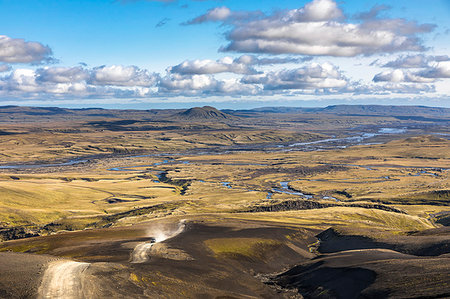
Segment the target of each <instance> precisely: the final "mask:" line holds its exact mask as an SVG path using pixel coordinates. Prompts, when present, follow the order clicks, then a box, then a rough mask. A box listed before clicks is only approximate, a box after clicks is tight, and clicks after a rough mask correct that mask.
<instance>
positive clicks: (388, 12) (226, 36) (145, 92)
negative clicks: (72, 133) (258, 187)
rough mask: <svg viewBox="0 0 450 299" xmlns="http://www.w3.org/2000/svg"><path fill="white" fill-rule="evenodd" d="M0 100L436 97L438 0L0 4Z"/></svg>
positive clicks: (167, 103)
mask: <svg viewBox="0 0 450 299" xmlns="http://www.w3.org/2000/svg"><path fill="white" fill-rule="evenodd" d="M0 28H1V30H0V105H10V104H14V105H39V106H64V107H93V106H95V107H120V108H127V107H130V108H149V107H181V106H193V105H197V104H205V103H207V104H212V105H215V106H218V107H222V108H246V107H255V106H267V105H283V106H325V105H329V104H339V103H346V104H352V103H354V104H358V103H364V104H370V103H375V104H377V103H381V104H400V105H407V104H422V105H430V106H445V107H449V106H450V57H449V56H450V1H448V0H429V1H423V0H408V1H406V0H399V1H389V2H388V1H357V0H347V1H334V0H312V1H299V0H297V1H293V0H278V1H269V0H258V1H249V0H246V1H242V0H240V1H235V0H203V1H199V0H197V1H194V0H178V1H176V0H174V1H162V0H160V1H149V0H147V1H145V0H140V1H139V0H123V1H115V0H90V1H87V0H85V1H82V0H40V1H35V0H0Z"/></svg>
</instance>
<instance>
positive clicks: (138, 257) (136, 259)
mask: <svg viewBox="0 0 450 299" xmlns="http://www.w3.org/2000/svg"><path fill="white" fill-rule="evenodd" d="M185 227H186V221H185V220H182V221H180V223H179V224H178V227H177V229H176V230H173V231H165V230H157V231H156V232H154V234H155V242H154V243H150V242H144V243H139V244H138V245H136V247H135V248H134V249H133V252H132V253H131V263H133V264H141V263H145V262H146V261H148V259H149V257H148V253H149V252H150V249H151V248H152V247H153V245H154V244H156V243H160V242H163V241H165V240H168V239H170V238H173V237H175V236H177V235H179V234H181V233H182V232H183V231H184V228H185Z"/></svg>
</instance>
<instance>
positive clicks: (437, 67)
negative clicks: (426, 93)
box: [417, 61, 450, 79]
mask: <svg viewBox="0 0 450 299" xmlns="http://www.w3.org/2000/svg"><path fill="white" fill-rule="evenodd" d="M417 74H418V75H420V76H423V77H425V78H432V79H440V78H442V79H444V78H450V61H440V62H438V63H436V64H434V65H432V66H430V67H428V68H426V69H424V70H421V71H419V72H418V73H417Z"/></svg>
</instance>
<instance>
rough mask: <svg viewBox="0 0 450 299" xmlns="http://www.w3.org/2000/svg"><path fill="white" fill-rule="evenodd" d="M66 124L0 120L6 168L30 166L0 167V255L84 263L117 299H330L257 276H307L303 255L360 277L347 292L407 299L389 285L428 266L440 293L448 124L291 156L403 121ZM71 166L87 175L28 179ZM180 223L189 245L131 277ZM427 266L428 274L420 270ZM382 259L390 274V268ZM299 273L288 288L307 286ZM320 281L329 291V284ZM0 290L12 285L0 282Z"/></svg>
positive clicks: (449, 163)
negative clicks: (158, 239)
mask: <svg viewBox="0 0 450 299" xmlns="http://www.w3.org/2000/svg"><path fill="white" fill-rule="evenodd" d="M98 113H100V112H96V113H95V114H96V115H98ZM102 113H104V112H102ZM156 115H157V114H156ZM75 116H76V115H75ZM75 116H72V117H73V119H69V120H64V119H58V122H50V120H51V119H52V117H50V116H49V118H48V121H42V120H41V121H39V122H38V121H36V120H33V121H29V120H30V118H27V117H25V116H24V117H23V118H21V117H17V118H14V119H12V120H11V121H4V120H3V121H1V120H2V119H1V118H0V124H1V125H2V127H1V132H3V135H1V136H0V137H1V142H0V155H1V156H0V162H1V164H2V165H3V166H5V165H19V164H20V165H22V164H26V165H28V166H26V167H18V168H17V167H9V168H8V167H4V168H0V233H1V234H0V236H1V238H2V239H3V240H4V242H1V243H0V252H4V253H2V254H6V252H8V251H15V252H19V253H22V254H23V257H24V258H25V257H26V258H27V260H28V258H29V259H31V260H33V259H34V256H35V255H42V254H46V255H52V256H56V257H59V258H66V259H73V260H77V261H83V262H89V263H91V265H92V266H91V268H90V269H91V270H89V271H91V272H90V275H92V277H94V278H95V279H94V280H93V281H96V283H98V284H99V285H102V284H104V286H103V287H104V289H108V288H109V287H108V286H107V285H108V284H107V283H106V280H108V279H109V280H110V281H109V285H115V283H116V282H117V281H121V282H120V283H122V284H123V286H124V289H123V290H124V291H123V293H121V296H123V297H127V296H130V297H133V298H140V297H139V296H140V294H141V293H140V292H143V293H142V294H147V295H148V294H152V295H154V296H156V297H158V296H160V297H161V296H163V297H164V295H167V297H174V298H176V297H177V295H179V294H185V295H186V296H187V297H199V296H200V297H201V296H203V295H204V294H203V293H201V292H203V290H204V292H205V294H207V295H208V296H209V297H214V296H228V297H249V298H254V297H258V296H259V297H270V298H272V297H274V296H275V297H277V296H280V293H279V291H280V289H278V290H277V291H276V290H273V289H271V288H270V287H267V286H266V285H264V284H262V283H261V281H268V280H270V281H274V283H276V284H278V285H279V286H282V287H283V288H284V287H286V289H283V292H287V293H286V294H291V293H289V292H291V291H292V289H295V288H297V289H298V290H299V291H300V292H301V293H302V292H304V294H316V293H314V290H315V288H317V287H318V286H319V287H318V289H317V290H319V291H318V292H319V293H320V294H321V292H322V291H323V289H320V288H324V290H325V291H327V292H328V291H330V292H337V294H339V288H338V287H335V286H334V285H332V286H328V285H326V283H325V282H323V281H321V280H320V279H319V278H317V279H316V278H314V279H313V280H311V281H307V282H305V281H301V287H300V286H297V285H294V286H293V285H289V284H285V282H286V281H284V280H283V279H281V280H278V278H273V277H265V278H264V277H262V278H261V277H260V276H258V275H259V274H257V273H265V274H264V275H266V274H267V273H273V272H279V271H281V270H283V269H286V268H288V267H291V266H292V265H293V263H303V262H304V263H305V264H304V265H306V266H305V267H312V268H311V269H315V268H314V267H316V266H311V265H310V264H309V263H310V262H311V261H310V259H311V258H313V257H316V258H318V259H323V265H327V264H328V263H330V264H331V265H332V266H330V267H331V268H333V267H334V268H337V267H338V266H336V265H339V267H340V268H342V267H344V266H343V265H345V264H346V263H350V264H352V265H357V267H360V268H361V267H362V268H364V267H366V268H367V267H368V268H367V269H366V268H364V269H365V270H364V271H362V272H361V273H363V274H361V273H359V272H358V273H357V275H354V276H353V274H351V275H350V274H349V275H350V276H349V277H348V278H349V281H353V280H352V279H356V278H358V277H359V275H360V274H361V275H367V279H368V281H370V280H371V279H372V278H373V277H372V276H371V275H372V274H371V273H372V272H371V271H374V272H376V273H378V274H379V276H378V278H377V279H378V280H376V281H375V282H372V283H373V284H372V286H377V289H376V292H379V291H380V289H382V286H381V287H379V285H381V284H380V283H379V281H385V282H386V285H389V287H391V288H393V290H388V291H386V292H388V293H389V292H391V293H392V294H399V296H400V297H401V296H406V297H408V296H409V295H410V293H408V288H407V287H402V288H403V289H402V291H401V292H400V291H399V290H398V289H395V287H394V286H391V284H390V281H392V277H391V276H390V275H391V274H390V273H397V272H398V273H397V274H398V276H396V277H403V276H402V275H403V274H399V273H400V272H402V271H401V269H407V270H408V271H411V269H415V267H422V266H423V267H425V266H426V265H430V266H429V267H430V268H429V269H426V271H428V272H427V273H430V275H431V276H430V277H434V278H436V279H437V281H442V280H443V279H442V277H441V276H442V275H445V274H446V273H447V272H445V271H448V269H447V268H445V269H444V270H442V267H441V266H440V265H442V263H444V264H445V261H446V258H447V257H446V254H448V250H447V249H445V248H448V244H449V238H448V232H447V231H446V230H445V229H446V228H445V227H443V225H442V223H444V224H445V223H446V222H445V221H447V220H446V219H447V218H446V217H448V214H450V207H449V202H450V201H449V194H450V178H449V171H450V141H449V140H448V138H444V137H445V136H444V137H443V138H440V137H439V136H440V135H439V134H442V133H443V131H445V126H436V127H432V129H433V130H435V131H436V132H437V133H439V134H429V133H430V132H431V133H435V132H434V131H433V130H431V129H429V127H428V125H427V124H424V123H421V122H419V123H418V124H416V125H415V126H411V125H410V126H411V129H410V130H409V131H408V133H405V134H398V135H390V136H387V135H380V136H378V137H375V138H374V140H373V141H374V143H376V144H373V143H371V144H364V143H363V144H360V145H354V146H345V147H344V146H342V144H338V143H336V144H332V145H331V146H329V147H323V148H314V150H305V149H306V148H307V147H308V146H311V145H307V144H305V145H304V146H299V147H292V146H289V144H292V143H299V142H306V143H307V142H315V141H317V140H320V139H323V138H340V137H347V136H352V134H353V135H354V134H355V132H354V130H355V129H354V128H355V127H358V129H359V130H358V132H360V131H364V130H372V131H371V132H377V130H378V129H379V128H380V126H389V125H395V127H397V128H398V127H401V126H402V125H406V124H407V123H408V124H409V123H410V120H407V121H403V120H399V119H396V118H395V117H382V116H373V117H371V118H367V117H363V116H351V117H350V116H336V115H334V116H330V117H328V118H324V117H323V116H322V117H321V116H317V115H314V114H309V115H307V116H305V115H296V114H292V115H291V114H289V115H287V116H286V117H279V116H278V117H275V116H274V115H271V114H270V115H264V117H260V118H257V119H253V120H249V119H247V118H246V116H245V115H244V114H243V113H242V115H240V116H236V117H233V118H232V119H231V120H229V121H223V122H222V121H221V122H214V121H210V122H208V121H206V122H204V121H192V120H189V121H188V120H182V119H178V118H174V119H170V120H169V121H166V120H164V117H166V114H164V115H163V116H161V118H160V119H158V121H154V120H150V119H145V120H142V115H137V116H135V117H134V118H133V117H130V119H121V118H119V117H117V118H114V119H110V118H106V120H105V117H97V116H96V117H95V118H94V119H89V121H86V120H85V119H84V117H85V116H83V117H80V118H77V117H75ZM130 116H133V114H131V115H130ZM23 120H28V121H29V122H27V121H25V122H22V121H23ZM422 126H423V128H425V129H420V128H422ZM275 127H278V129H274V128H275ZM5 132H6V133H5ZM358 134H359V135H361V133H358ZM441 137H442V136H441ZM313 144H314V143H313ZM299 149H302V150H299ZM70 159H81V160H83V162H81V163H75V164H73V165H48V166H46V167H34V166H31V167H30V166H29V165H32V164H58V163H59V162H66V161H68V160H70ZM183 219H185V220H187V223H188V226H187V229H186V232H185V233H183V234H181V235H180V236H178V237H175V238H173V239H170V240H169V241H167V242H166V243H161V247H159V249H158V251H157V252H156V249H155V252H154V255H152V259H151V260H150V262H149V263H148V264H142V265H135V264H131V265H130V264H129V257H130V252H131V251H132V250H133V248H134V247H135V246H136V245H138V244H139V243H140V242H145V241H148V238H149V237H150V236H154V235H155V234H156V233H155V231H156V228H160V227H173V226H176V224H177V223H179V221H180V220H183ZM421 234H423V235H421ZM31 236H34V237H33V238H24V237H31ZM14 239H17V240H14ZM346 246H347V247H346ZM375 249H376V250H375ZM345 250H350V251H351V252H348V253H347V254H345V252H344V251H345ZM358 250H369V251H367V252H366V251H364V252H365V253H367V255H365V256H366V258H367V259H368V260H370V262H369V263H368V264H370V267H369V266H367V265H366V264H367V262H368V260H367V259H366V260H364V259H363V258H361V254H359V253H358V252H359V251H358ZM371 250H372V251H371ZM377 250H378V251H377ZM386 250H390V251H394V250H395V251H396V252H390V251H389V252H388V251H386ZM446 250H447V251H446ZM335 253H336V255H335V256H334V255H333V254H335ZM341 253H342V255H341ZM28 254H32V255H28ZM324 254H331V255H330V256H328V255H327V256H323V255H324ZM411 254H412V255H411ZM427 254H429V255H432V256H434V257H435V258H434V260H431V259H430V260H426V259H422V258H420V259H419V258H418V257H417V256H422V255H427ZM413 255H414V256H413ZM2 257H3V258H4V259H5V260H6V261H7V256H3V255H1V254H0V259H1V258H2ZM14 257H15V258H17V257H20V255H19V256H16V255H15V256H14ZM371 259H373V260H374V261H372V260H371ZM397 259H401V263H400V262H398V263H400V264H398V263H397ZM19 260H20V259H19ZM380 260H381V261H384V260H389V261H390V262H389V263H387V264H388V265H389V266H386V265H385V264H383V262H380ZM321 261H322V260H321ZM43 263H44V262H43ZM334 263H335V264H334ZM377 263H379V264H377ZM43 265H45V264H43ZM302 265H303V264H302ZM333 265H334V266H333ZM392 265H397V266H395V267H394V266H392ZM147 266H149V267H150V266H151V269H152V271H149V270H148V268H146V267H147ZM301 267H303V266H301ZM301 267H300V269H297V268H293V269H292V271H291V272H287V274H286V275H287V277H290V276H289V275H291V274H292V273H294V274H295V273H297V272H296V271H299V272H298V273H303V272H302V271H303V270H304V268H301ZM324 267H325V266H324ZM355 267H356V266H355ZM390 267H391V268H390ZM334 268H333V269H334ZM340 268H339V269H340ZM33 269H34V268H33ZM308 269H310V268H308ZM316 270H317V275H318V276H317V277H323V275H322V274H323V272H322V271H325V270H323V269H322V268H321V267H318V268H317V269H316ZM316 270H311V271H312V272H311V273H313V274H314V273H315V272H314V271H316ZM366 270H367V271H368V272H367V271H366ZM33 271H34V270H33ZM36 271H37V270H36ZM326 271H328V272H326V273H331V274H330V275H334V274H333V273H335V272H333V271H337V270H335V269H334V270H329V269H328V268H327V269H326ZM358 271H359V270H358ZM396 271H397V272H396ZM405 271H406V270H405ZM424 271H425V270H424ZM350 272H351V271H350ZM39 273H40V272H36V273H35V275H36V277H40V276H39V275H40V274H39ZM105 273H106V274H105ZM204 273H208V275H204ZM336 273H338V272H336ZM339 273H340V272H339ZM339 273H338V274H336V275H337V276H336V281H339V277H340V275H341V274H339ZM380 273H381V274H380ZM402 273H403V272H402ZM397 274H395V275H397ZM11 275H12V274H11ZM14 275H16V274H14ZM33 275H34V274H33ZM311 275H312V274H311ZM314 275H315V274H314ZM314 275H313V276H314ZM19 276H21V275H19V274H17V277H19ZM186 277H190V278H189V279H187V278H186ZM301 277H303V276H301ZM314 277H315V276H314ZM346 277H347V276H346ZM355 277H356V278H355ZM364 277H365V276H364ZM18 279H19V278H18ZM296 279H297V278H296ZM19 280H20V279H19ZM288 280H289V279H288ZM289 281H291V280H289ZM294 281H297V280H295V279H294ZM408 283H416V284H417V283H418V282H417V277H412V276H411V277H406V278H405V283H404V286H406V285H407V284H408ZM309 284H311V285H309ZM305 285H306V286H308V290H307V291H305V290H303V289H302V288H303V287H305ZM419 285H420V283H419ZM365 287H367V286H364V288H365ZM2 288H3V289H5V290H6V289H8V288H9V286H3V285H2V279H0V292H1V291H2V290H3V289H2ZM364 288H363V289H364ZM99 289H101V288H100V287H99ZM287 289H289V290H287ZM425 289H426V292H425V291H424V292H425V293H424V296H427V295H430V294H431V295H433V294H437V293H436V292H435V291H433V289H432V288H431V287H430V285H426V288H425V287H424V290H425ZM368 290H370V288H368ZM97 291H98V290H97ZM361 291H362V289H361V290H359V292H361ZM384 291H385V290H383V292H384ZM11 292H12V291H11ZM27 292H28V291H27ZM127 292H129V293H127ZM133 292H135V293H133ZM308 292H312V293H308ZM374 292H375V291H374ZM376 292H375V293H373V294H375V295H373V294H372V293H371V294H372V295H373V296H374V297H376V295H377V294H379V293H376ZM396 292H397V293H396ZM402 292H403V293H402ZM427 292H428V293H427ZM445 292H447V289H445ZM445 292H443V293H439V294H438V295H445V294H446V293H445ZM319 293H318V294H319ZM261 294H264V296H263V295H261ZM283 294H284V293H283ZM333 294H334V293H333ZM1 295H2V293H0V296H1ZM16 295H17V294H16ZM207 295H205V296H204V297H208V296H207ZM213 295H214V296H213ZM291 295H292V294H291ZM316 295H317V294H316ZM286 296H287V295H286ZM314 296H315V295H314ZM314 296H312V297H314ZM142 297H146V296H142ZM147 297H148V296H147ZM319 297H320V296H319ZM337 297H339V296H337ZM369 297H370V296H369Z"/></svg>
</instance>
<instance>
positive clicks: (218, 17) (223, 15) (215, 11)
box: [186, 6, 231, 25]
mask: <svg viewBox="0 0 450 299" xmlns="http://www.w3.org/2000/svg"><path fill="white" fill-rule="evenodd" d="M230 16H231V10H230V9H229V8H228V7H226V6H222V7H216V8H211V9H210V10H208V11H207V12H206V13H205V14H203V15H201V16H198V17H196V18H195V19H192V20H190V21H188V22H186V25H193V24H201V23H205V22H216V21H225V20H226V19H228V18H229V17H230Z"/></svg>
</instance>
